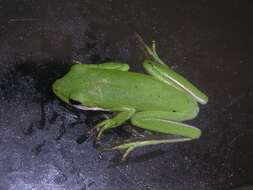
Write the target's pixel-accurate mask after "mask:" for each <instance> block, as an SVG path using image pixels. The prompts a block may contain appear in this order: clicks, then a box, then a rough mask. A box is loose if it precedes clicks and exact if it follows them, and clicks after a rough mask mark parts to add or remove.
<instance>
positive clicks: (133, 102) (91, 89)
mask: <svg viewBox="0 0 253 190" xmlns="http://www.w3.org/2000/svg"><path fill="white" fill-rule="evenodd" d="M139 39H140V41H141V42H142V44H143V45H144V46H143V47H144V49H145V50H146V53H147V54H148V55H149V59H147V60H145V61H144V62H143V67H144V69H145V71H146V72H147V73H148V74H142V73H137V72H131V71H129V66H128V65H127V64H124V63H116V62H107V63H101V64H81V63H80V62H77V61H74V63H75V64H74V65H73V66H72V67H71V69H70V71H69V72H68V73H67V74H66V75H65V76H63V77H62V78H60V79H58V80H56V81H55V82H54V83H53V85H52V89H53V92H54V93H55V94H56V96H57V97H58V98H59V99H61V100H62V101H64V102H65V103H67V104H71V105H73V106H75V107H76V108H78V109H83V110H103V111H110V112H116V113H117V114H116V115H115V116H114V117H113V118H110V119H106V120H104V121H102V122H100V123H99V124H97V125H96V127H95V129H96V130H97V132H98V133H97V137H96V140H100V138H101V136H102V134H103V133H104V131H106V130H108V129H111V128H115V127H118V126H120V125H122V124H123V123H124V122H126V121H127V120H130V121H131V123H132V125H134V126H136V127H140V128H143V129H145V130H150V131H153V132H158V133H161V134H170V135H175V136H176V138H161V139H157V138H154V139H152V138H150V139H145V138H144V139H138V140H135V141H125V142H123V143H120V144H117V145H115V146H112V147H110V148H105V150H124V151H125V153H124V154H123V156H122V160H125V159H126V158H127V156H128V154H129V153H130V152H131V151H132V150H134V149H135V148H137V147H143V146H146V145H155V144H161V143H175V142H182V141H188V140H193V139H197V138H199V137H200V135H201V131H200V130H199V129H198V128H196V127H194V126H191V125H188V124H185V123H183V122H184V121H186V120H190V119H193V118H195V117H196V116H197V114H198V112H199V106H198V103H200V104H206V103H207V101H208V97H207V96H206V95H205V94H204V93H203V92H201V91H200V90H198V89H197V88H196V87H195V86H194V85H193V84H192V83H190V82H189V81H188V80H186V79H185V78H184V77H182V76H181V75H179V74H178V73H176V72H175V71H173V70H172V69H171V68H170V67H169V66H167V65H166V64H165V63H164V62H163V61H162V60H161V59H160V58H159V56H158V54H157V53H156V48H155V42H153V45H152V46H151V47H149V46H147V45H146V44H145V43H144V41H143V40H142V39H141V38H139ZM73 102H74V103H73Z"/></svg>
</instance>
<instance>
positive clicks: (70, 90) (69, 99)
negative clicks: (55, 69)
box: [52, 64, 85, 105]
mask: <svg viewBox="0 0 253 190" xmlns="http://www.w3.org/2000/svg"><path fill="white" fill-rule="evenodd" d="M82 76H85V75H84V73H83V71H82V67H80V64H76V65H73V66H72V67H71V69H70V71H69V72H68V73H67V74H66V75H64V76H63V77H62V78H59V79H57V80H56V81H55V82H54V83H53V85H52V90H53V92H54V94H55V95H56V96H57V97H58V98H59V99H61V100H62V101H64V102H65V103H68V104H75V105H76V104H81V102H82V100H83V93H80V89H81V88H80V86H83V85H82V84H83V83H82V82H81V79H82V78H83V77H82Z"/></svg>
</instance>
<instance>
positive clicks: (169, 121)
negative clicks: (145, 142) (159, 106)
mask: <svg viewBox="0 0 253 190" xmlns="http://www.w3.org/2000/svg"><path fill="white" fill-rule="evenodd" d="M144 120H157V121H164V122H167V123H174V124H178V125H183V126H184V127H189V128H192V129H198V130H199V128H197V127H194V126H192V125H188V124H185V123H181V122H177V121H171V120H166V119H157V118H147V119H144Z"/></svg>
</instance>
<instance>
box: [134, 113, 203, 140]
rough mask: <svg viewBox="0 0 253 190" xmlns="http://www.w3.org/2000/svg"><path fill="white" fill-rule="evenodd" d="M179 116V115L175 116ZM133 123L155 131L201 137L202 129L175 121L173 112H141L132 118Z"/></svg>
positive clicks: (193, 137) (192, 137)
mask: <svg viewBox="0 0 253 190" xmlns="http://www.w3.org/2000/svg"><path fill="white" fill-rule="evenodd" d="M175 117H177V116H175ZM131 122H132V124H133V125H135V126H137V127H140V128H143V129H147V130H150V131H154V132H160V133H164V134H173V135H179V136H183V137H187V138H191V139H195V138H199V136H200V135H201V131H200V130H199V129H198V128H196V127H193V126H191V125H188V124H184V123H181V122H178V121H175V120H174V118H173V112H160V113H159V112H156V111H154V112H153V115H152V111H147V112H139V113H136V114H135V115H134V116H133V117H132V118H131Z"/></svg>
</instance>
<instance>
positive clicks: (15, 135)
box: [0, 0, 253, 190]
mask: <svg viewBox="0 0 253 190" xmlns="http://www.w3.org/2000/svg"><path fill="white" fill-rule="evenodd" d="M252 8H253V7H252V3H250V1H239V0H238V1H217V2H215V1H212V0H210V1H209V0H199V1H194V2H193V1H191V2H190V1H158V0H156V1H151V0H148V1H125V0H121V1H119V0H118V1H117V0H108V1H95V0H94V1H88V0H80V1H79V0H76V1H57V0H53V1H47V0H44V1H37V0H12V1H8V0H6V1H4V0H1V1H0V66H1V69H0V98H1V104H0V134H1V138H0V189H1V190H6V189H12V190H16V189H18V190H20V189H21V190H32V189H33V190H34V189H35V190H37V189H45V190H48V189H49V190H51V189H53V190H61V189H66V190H69V189H73V190H85V189H86V190H87V189H89V190H104V189H106V190H107V189H110V190H118V189H122V190H143V189H149V190H151V189H152V190H158V189H159V190H227V189H232V188H235V187H240V186H245V185H246V186H248V185H250V184H252V183H253V164H252V161H253V152H252V145H253V128H252V124H253V103H252V102H253V101H252V96H253V89H252V87H253V80H252V66H251V65H252V61H253V54H252V32H253V30H252V18H253V17H252V16H253V14H252ZM135 32H138V33H139V34H141V35H142V36H143V38H144V39H145V40H146V41H151V40H152V39H155V40H156V41H157V45H158V52H159V53H160V55H161V57H162V58H163V59H164V60H165V61H166V62H168V63H169V64H170V65H171V66H172V67H173V68H175V70H176V71H178V72H179V73H181V74H183V75H184V76H186V77H187V78H188V79H189V80H191V81H192V82H193V83H194V84H196V85H197V86H198V87H200V88H201V89H202V90H203V91H204V92H206V93H207V94H208V96H209V99H210V101H209V103H208V104H207V105H206V106H201V110H200V114H199V116H198V117H197V118H196V119H195V120H194V121H192V122H191V123H193V124H194V125H196V126H198V127H199V128H201V130H202V131H203V135H202V136H201V138H200V139H199V140H195V141H192V142H190V143H179V144H173V145H162V146H154V147H146V148H143V149H139V150H136V151H135V152H134V153H133V154H131V156H130V159H129V161H128V162H127V163H125V164H120V165H118V164H115V163H114V162H113V160H114V157H115V156H116V157H117V155H118V154H117V153H115V152H113V153H98V152H97V151H96V149H95V147H94V146H93V143H92V139H88V140H86V141H85V129H87V128H90V127H92V126H94V124H95V123H96V121H97V120H99V119H101V117H102V116H103V113H90V112H78V111H76V110H73V109H70V108H68V107H66V106H64V105H63V104H62V103H60V102H59V101H58V100H57V99H56V98H55V97H54V95H53V94H52V92H51V91H50V85H51V83H52V82H53V81H54V80H55V79H56V78H57V77H59V76H61V75H62V74H64V73H65V72H66V71H67V70H68V69H69V66H70V64H71V62H70V61H71V60H72V59H76V60H80V61H82V62H84V63H98V62H101V61H104V60H121V61H125V62H128V63H129V64H130V65H131V68H132V70H137V71H140V72H141V71H142V69H141V60H142V59H143V55H142V52H141V51H139V49H138V47H137V45H136V43H135V38H134V35H135ZM126 90H127V89H126ZM120 136H124V137H125V136H126V134H125V132H124V131H121V130H114V131H112V132H110V133H107V137H105V138H109V140H110V139H111V138H115V137H116V138H117V137H120ZM81 142H83V143H81ZM249 189H253V188H249Z"/></svg>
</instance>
